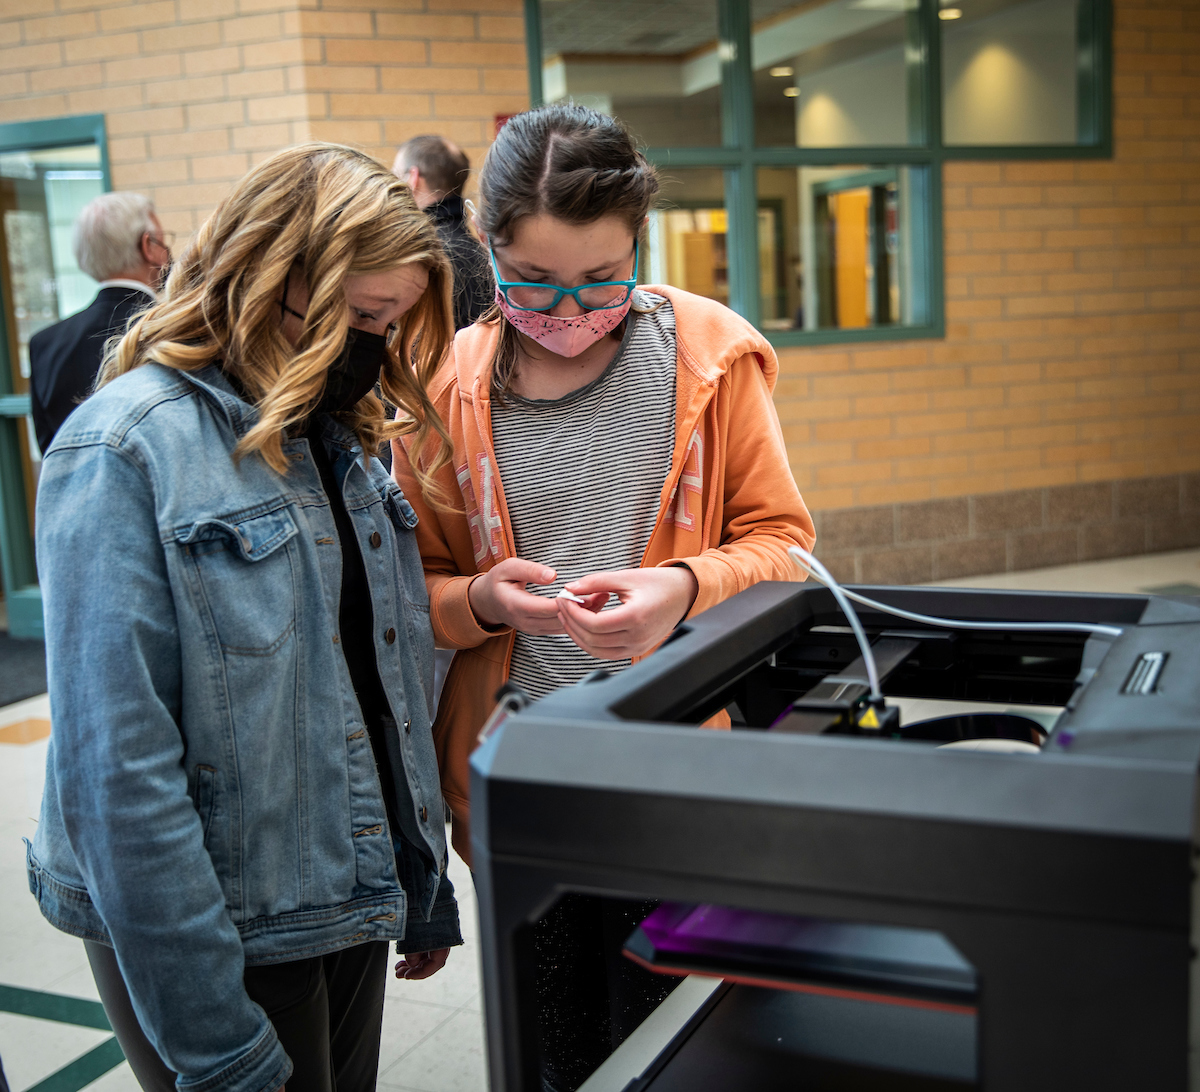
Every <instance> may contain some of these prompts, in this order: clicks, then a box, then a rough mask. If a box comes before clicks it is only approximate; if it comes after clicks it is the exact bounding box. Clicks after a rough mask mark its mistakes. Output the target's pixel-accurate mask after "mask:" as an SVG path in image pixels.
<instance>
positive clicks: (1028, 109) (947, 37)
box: [938, 0, 1081, 145]
mask: <svg viewBox="0 0 1200 1092" xmlns="http://www.w3.org/2000/svg"><path fill="white" fill-rule="evenodd" d="M938 14H939V16H940V17H941V18H940V26H941V32H942V132H943V138H944V140H945V142H946V143H947V144H985V145H989V144H990V145H995V144H1074V143H1076V142H1077V141H1078V140H1079V139H1080V120H1081V119H1080V109H1079V105H1080V104H1079V83H1080V79H1079V73H1080V66H1079V59H1078V58H1079V52H1080V50H1079V47H1078V38H1079V31H1078V25H1079V2H1078V0H1024V2H1016V3H1014V2H1013V0H941V8H940V10H939V12H938Z"/></svg>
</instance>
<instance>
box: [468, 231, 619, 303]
mask: <svg viewBox="0 0 1200 1092" xmlns="http://www.w3.org/2000/svg"><path fill="white" fill-rule="evenodd" d="M638 246H639V243H638V241H637V240H636V239H635V240H634V243H633V276H632V277H631V278H630V279H629V280H627V281H601V282H600V283H599V284H581V285H580V286H579V287H578V288H563V287H562V286H561V285H557V284H532V283H530V282H528V281H505V280H501V279H500V268H499V266H497V265H496V252H495V251H494V250H492V248H491V245H490V244H489V246H488V254H489V255H491V258H492V271H493V272H494V273H495V274H496V287H497V288H499V289H500V291H501V292H502V293H503V295H504V298H505V299H506V300H507V301H508V304H509V306H510V307H515V308H517V309H518V310H520V311H550V310H553V309H554V308H555V307H557V306H558V302H559V300H561V299H562V298H563V296H573V297H574V299H575V302H576V303H577V304H579V306H580V307H582V308H583V309H584V310H585V311H609V310H611V309H612V308H614V307H623V306H624V305H625V301H626V300H627V299H629V294H630V293H631V292H632V291H633V290H634V289H635V288H636V287H637V267H638Z"/></svg>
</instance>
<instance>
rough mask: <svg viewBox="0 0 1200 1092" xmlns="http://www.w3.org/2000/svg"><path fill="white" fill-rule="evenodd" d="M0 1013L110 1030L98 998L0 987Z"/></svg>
mask: <svg viewBox="0 0 1200 1092" xmlns="http://www.w3.org/2000/svg"><path fill="white" fill-rule="evenodd" d="M0 1012H11V1013H13V1014H14V1015H16V1016H33V1017H36V1018H37V1019H38V1020H53V1021H54V1022H55V1023H56V1024H74V1025H75V1026H76V1027H80V1028H99V1029H100V1030H101V1031H112V1026H111V1025H110V1024H109V1022H108V1017H107V1016H105V1015H104V1006H103V1005H102V1004H100V1002H99V1001H86V1000H84V999H83V998H82V997H68V996H67V995H66V994H62V993H43V992H42V991H41V990H23V989H21V988H20V987H18V986H0Z"/></svg>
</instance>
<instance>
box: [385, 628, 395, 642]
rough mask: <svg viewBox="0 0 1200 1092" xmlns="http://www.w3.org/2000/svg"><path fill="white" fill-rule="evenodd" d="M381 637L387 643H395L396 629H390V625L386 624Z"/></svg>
mask: <svg viewBox="0 0 1200 1092" xmlns="http://www.w3.org/2000/svg"><path fill="white" fill-rule="evenodd" d="M383 639H384V640H385V641H387V643H388V644H389V645H394V644H395V643H396V631H395V630H394V629H392V627H391V626H388V628H387V632H386V633H385V634H384V635H383Z"/></svg>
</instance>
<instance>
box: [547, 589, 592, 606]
mask: <svg viewBox="0 0 1200 1092" xmlns="http://www.w3.org/2000/svg"><path fill="white" fill-rule="evenodd" d="M555 598H556V599H570V600H571V602H572V603H586V602H587V600H586V599H584V597H583V596H582V595H575V594H574V593H572V592H569V591H567V589H566V588H563V590H562V591H560V592H559V593H558V595H556V596H555Z"/></svg>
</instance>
